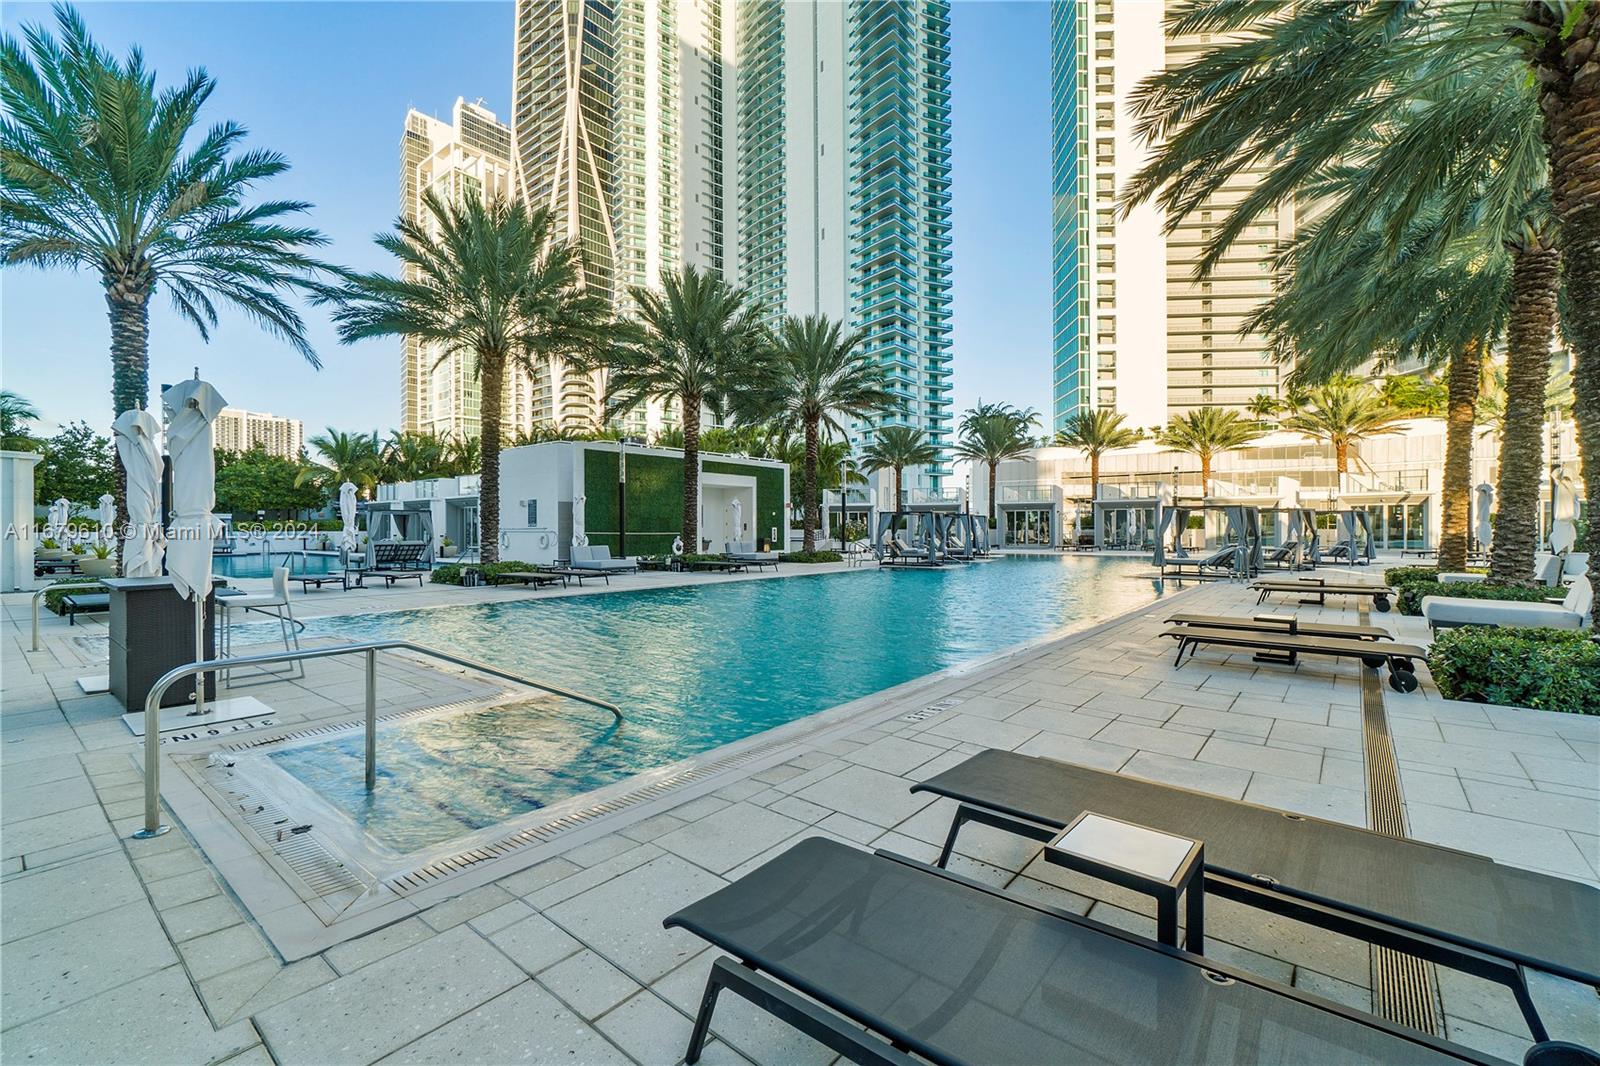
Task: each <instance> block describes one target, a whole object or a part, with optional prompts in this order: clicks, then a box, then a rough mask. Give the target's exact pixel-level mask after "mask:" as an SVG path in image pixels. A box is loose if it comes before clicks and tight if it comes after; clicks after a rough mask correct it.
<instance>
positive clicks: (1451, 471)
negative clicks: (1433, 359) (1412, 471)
mask: <svg viewBox="0 0 1600 1066" xmlns="http://www.w3.org/2000/svg"><path fill="white" fill-rule="evenodd" d="M1482 377H1483V347H1482V345H1480V344H1479V343H1478V342H1477V341H1473V342H1471V343H1470V344H1467V345H1464V346H1463V347H1462V348H1461V350H1460V351H1458V352H1456V353H1455V354H1454V355H1452V356H1451V357H1450V378H1449V400H1448V401H1447V406H1446V408H1445V439H1444V484H1443V486H1442V487H1441V491H1440V511H1441V514H1440V517H1439V569H1440V570H1441V571H1452V572H1453V571H1459V570H1465V569H1466V568H1467V530H1468V528H1469V527H1470V526H1471V524H1472V515H1471V511H1472V435H1473V421H1474V416H1475V415H1476V413H1477V407H1478V389H1479V386H1480V385H1481V383H1482V380H1481V379H1482Z"/></svg>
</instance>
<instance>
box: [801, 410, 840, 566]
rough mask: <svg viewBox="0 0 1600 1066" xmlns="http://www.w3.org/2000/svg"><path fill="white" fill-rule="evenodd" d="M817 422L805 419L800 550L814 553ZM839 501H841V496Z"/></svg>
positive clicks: (817, 518)
mask: <svg viewBox="0 0 1600 1066" xmlns="http://www.w3.org/2000/svg"><path fill="white" fill-rule="evenodd" d="M818 462H819V459H818V448H817V420H816V419H815V418H811V417H809V416H808V417H807V418H806V476H805V494H806V501H805V516H804V518H803V519H802V522H803V523H804V526H805V539H804V541H803V542H802V544H801V550H802V551H806V552H814V551H816V550H817V526H818V524H819V522H820V519H821V515H820V514H819V511H820V507H819V506H818V503H819V501H818V500H817V463H818ZM840 499H843V497H842V496H841V497H840Z"/></svg>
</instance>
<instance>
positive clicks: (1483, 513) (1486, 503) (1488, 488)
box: [1474, 481, 1494, 548]
mask: <svg viewBox="0 0 1600 1066" xmlns="http://www.w3.org/2000/svg"><path fill="white" fill-rule="evenodd" d="M1493 504H1494V486H1493V485H1490V484H1489V483H1488V482H1487V481H1486V482H1484V483H1483V484H1481V485H1479V486H1478V521H1477V527H1476V529H1475V530H1474V535H1475V536H1476V537H1477V538H1478V543H1479V544H1480V545H1481V546H1482V547H1484V548H1487V547H1488V546H1489V545H1490V544H1492V543H1494V524H1493V523H1491V522H1490V521H1489V509H1490V507H1491V506H1492V505H1493Z"/></svg>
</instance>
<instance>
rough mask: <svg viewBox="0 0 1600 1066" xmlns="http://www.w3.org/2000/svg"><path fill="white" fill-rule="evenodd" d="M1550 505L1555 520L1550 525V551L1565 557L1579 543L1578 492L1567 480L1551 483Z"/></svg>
mask: <svg viewBox="0 0 1600 1066" xmlns="http://www.w3.org/2000/svg"><path fill="white" fill-rule="evenodd" d="M1550 497H1551V498H1550V504H1551V508H1552V511H1553V513H1554V515H1555V520H1554V521H1552V522H1551V523H1550V550H1551V551H1553V552H1555V553H1556V554H1557V555H1565V554H1566V553H1567V552H1569V551H1571V550H1572V549H1573V546H1574V545H1576V544H1577V543H1578V525H1577V518H1578V490H1577V487H1576V486H1575V485H1573V484H1572V482H1570V481H1568V480H1566V479H1565V478H1556V479H1555V480H1553V481H1552V482H1551V483H1550Z"/></svg>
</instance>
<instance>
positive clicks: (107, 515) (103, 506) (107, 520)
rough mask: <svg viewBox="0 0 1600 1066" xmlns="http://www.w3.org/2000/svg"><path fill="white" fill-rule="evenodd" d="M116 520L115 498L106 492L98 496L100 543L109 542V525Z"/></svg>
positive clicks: (113, 523)
mask: <svg viewBox="0 0 1600 1066" xmlns="http://www.w3.org/2000/svg"><path fill="white" fill-rule="evenodd" d="M116 521H117V498H116V497H115V496H113V495H111V493H109V492H107V493H105V494H103V495H102V496H101V497H100V543H101V544H110V543H111V527H112V526H113V525H115V524H116Z"/></svg>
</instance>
